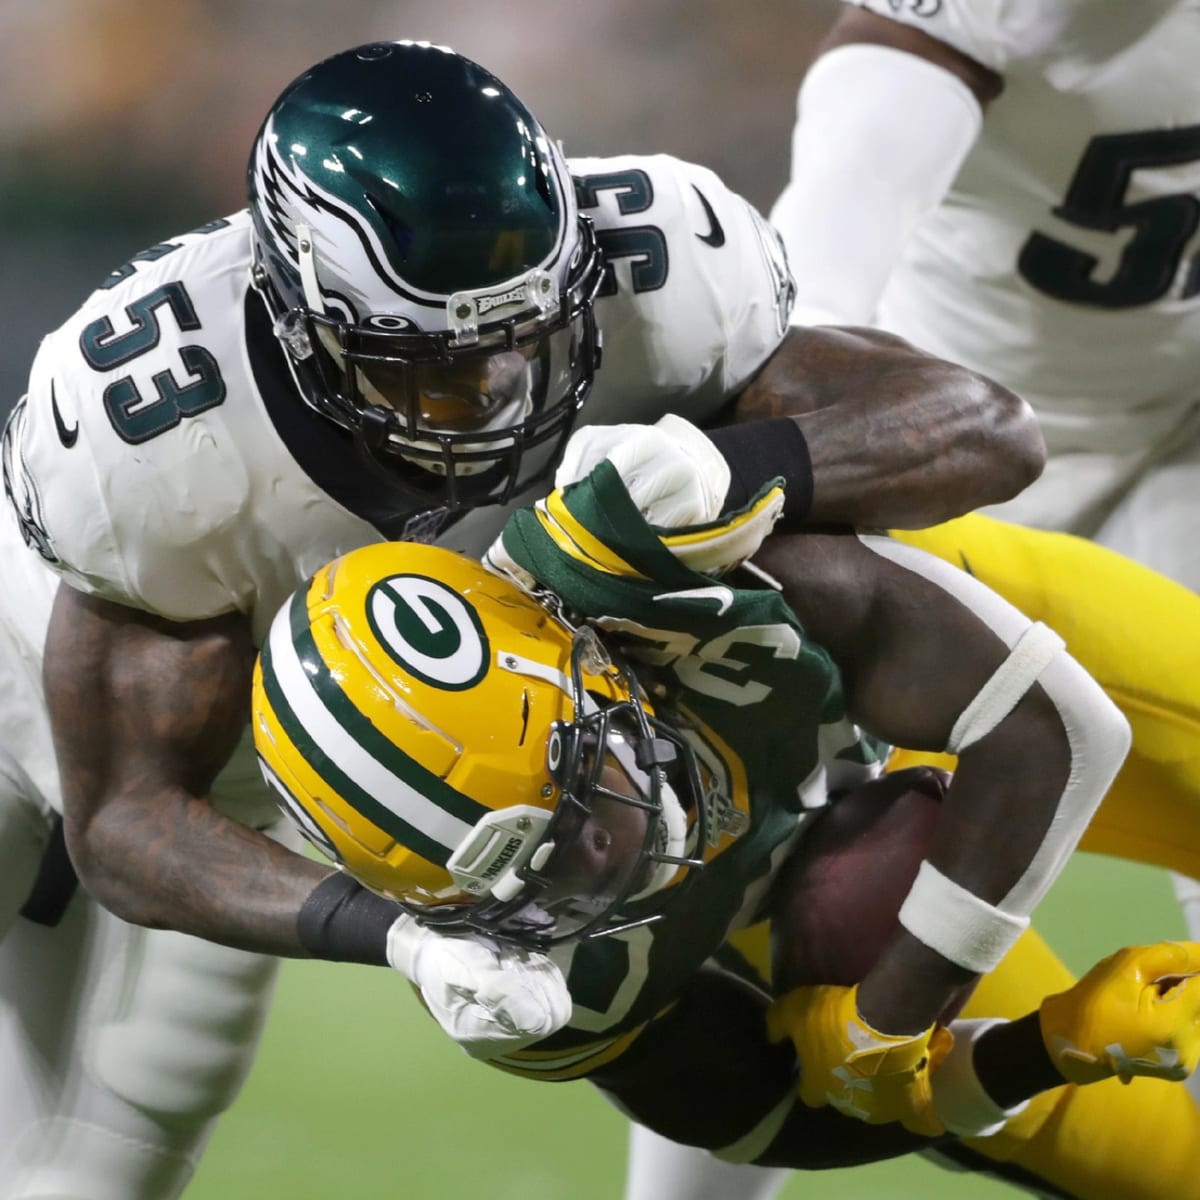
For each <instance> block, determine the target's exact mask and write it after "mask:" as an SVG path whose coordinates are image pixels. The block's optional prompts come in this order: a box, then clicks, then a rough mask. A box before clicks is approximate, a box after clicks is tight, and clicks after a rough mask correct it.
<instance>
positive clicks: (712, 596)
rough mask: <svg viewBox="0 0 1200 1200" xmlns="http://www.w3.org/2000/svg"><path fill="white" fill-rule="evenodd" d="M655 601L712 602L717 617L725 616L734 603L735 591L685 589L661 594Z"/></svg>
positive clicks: (716, 588) (724, 588)
mask: <svg viewBox="0 0 1200 1200" xmlns="http://www.w3.org/2000/svg"><path fill="white" fill-rule="evenodd" d="M654 599H655V601H656V602H657V601H659V600H712V601H713V602H714V603H715V604H716V606H717V616H719V617H720V616H724V614H725V610H726V609H727V608H728V607H729V606H730V605H731V604H732V603H733V591H732V589H731V588H727V587H720V586H719V585H714V586H713V587H699V588H685V589H684V590H683V591H681V592H659V594H658V595H657V596H655V597H654Z"/></svg>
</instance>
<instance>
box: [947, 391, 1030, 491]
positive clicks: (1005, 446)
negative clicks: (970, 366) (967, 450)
mask: <svg viewBox="0 0 1200 1200" xmlns="http://www.w3.org/2000/svg"><path fill="white" fill-rule="evenodd" d="M964 392H965V394H966V396H967V397H968V400H969V402H970V403H971V405H972V407H973V409H974V411H975V414H976V420H977V421H978V428H979V430H980V431H981V433H982V435H983V445H984V446H985V447H986V451H985V453H986V456H987V459H988V462H989V466H990V470H989V472H988V476H987V477H988V478H990V480H991V485H992V488H993V489H994V492H995V494H994V495H993V496H991V497H990V498H989V501H988V502H989V503H993V504H998V503H1000V502H1001V501H1004V500H1009V499H1011V498H1012V497H1013V496H1015V495H1017V494H1018V493H1019V492H1021V491H1023V490H1024V489H1025V488H1027V487H1028V486H1029V485H1030V484H1031V483H1033V481H1034V480H1035V479H1037V478H1038V476H1039V475H1041V473H1042V471H1043V469H1044V468H1045V466H1046V442H1045V439H1044V438H1043V437H1042V430H1041V426H1040V425H1039V424H1038V419H1037V416H1036V414H1035V413H1034V411H1033V409H1032V407H1031V406H1030V405H1029V404H1028V403H1027V402H1026V401H1025V400H1023V399H1022V398H1021V397H1020V396H1018V395H1017V394H1016V392H1013V391H1010V390H1009V389H1008V388H1006V387H1003V386H1002V385H1001V384H999V383H997V382H996V381H995V380H993V379H989V378H987V377H986V376H984V375H978V374H975V373H974V372H971V373H969V378H968V379H967V380H966V381H965V382H964Z"/></svg>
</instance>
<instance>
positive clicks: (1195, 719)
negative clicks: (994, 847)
mask: <svg viewBox="0 0 1200 1200" xmlns="http://www.w3.org/2000/svg"><path fill="white" fill-rule="evenodd" d="M895 536H896V538H897V540H898V541H902V542H907V543H908V544H909V545H910V546H919V547H920V548H921V549H922V550H926V551H928V552H929V553H930V554H934V555H936V556H937V557H938V558H942V559H945V560H946V561H947V562H950V563H953V564H954V565H955V566H957V567H961V568H963V569H964V570H967V571H969V572H970V573H971V574H972V575H974V576H975V578H976V579H978V580H980V582H982V583H986V584H987V585H988V586H989V587H990V588H991V589H992V590H993V591H995V592H998V593H999V594H1000V595H1001V596H1003V597H1004V598H1005V599H1006V600H1008V601H1009V602H1010V603H1012V604H1014V605H1015V606H1016V607H1017V608H1019V609H1020V610H1021V611H1022V612H1023V613H1025V615H1026V616H1028V617H1031V618H1032V619H1033V620H1035V621H1044V622H1045V623H1046V624H1047V625H1049V626H1050V627H1051V628H1052V629H1054V630H1056V631H1057V632H1058V633H1059V634H1060V635H1061V636H1062V637H1063V638H1064V639H1065V640H1066V643H1067V649H1068V650H1069V651H1070V652H1071V654H1072V655H1074V657H1075V658H1076V659H1077V660H1078V661H1079V662H1080V663H1082V664H1083V666H1084V667H1085V668H1087V670H1088V671H1089V673H1090V674H1091V675H1092V676H1093V677H1094V678H1095V679H1096V680H1097V681H1098V682H1099V683H1100V684H1101V686H1102V687H1103V688H1104V690H1105V691H1106V692H1107V693H1108V695H1109V697H1110V698H1111V699H1112V701H1113V702H1114V703H1115V704H1116V705H1117V706H1118V707H1119V708H1120V709H1121V711H1122V712H1123V713H1124V714H1125V716H1126V717H1127V718H1128V719H1129V723H1130V725H1131V726H1132V728H1133V748H1132V750H1131V751H1130V753H1129V757H1128V758H1127V759H1126V761H1125V765H1124V767H1122V769H1121V773H1120V774H1119V775H1118V776H1117V779H1116V782H1115V783H1114V784H1113V786H1112V788H1111V789H1110V791H1109V793H1108V795H1107V796H1106V797H1105V799H1104V803H1103V804H1101V806H1100V809H1099V811H1098V812H1097V813H1096V816H1095V817H1094V818H1093V820H1092V823H1091V825H1090V826H1089V828H1088V830H1087V832H1086V833H1085V834H1084V837H1083V841H1082V842H1081V843H1080V845H1081V847H1082V849H1084V850H1093V851H1095V852H1096V853H1098V854H1110V855H1113V856H1115V857H1117V858H1127V859H1134V860H1136V861H1138V862H1145V863H1153V864H1154V865H1156V866H1162V867H1170V868H1171V869H1172V870H1175V871H1179V872H1181V873H1182V874H1184V875H1188V876H1191V877H1192V878H1200V595H1197V594H1196V593H1195V592H1192V591H1189V590H1188V589H1187V588H1185V587H1183V586H1182V585H1180V584H1177V583H1173V582H1171V581H1170V580H1169V579H1166V578H1164V577H1163V576H1161V575H1158V574H1156V573H1155V572H1153V571H1151V570H1150V569H1149V568H1147V567H1143V566H1141V565H1139V564H1138V563H1135V562H1133V561H1131V560H1130V559H1127V558H1124V557H1122V556H1121V555H1119V554H1116V553H1114V552H1113V551H1112V550H1107V549H1105V548H1104V547H1103V546H1097V545H1096V544H1095V543H1093V542H1088V541H1084V540H1083V539H1082V538H1077V537H1072V536H1070V535H1069V534H1065V533H1046V532H1044V531H1042V530H1035V529H1023V528H1021V527H1020V526H1018V525H1007V524H1005V523H1004V522H1002V521H994V520H991V519H990V518H988V517H982V516H979V515H978V514H973V515H971V516H966V517H961V518H959V519H958V520H957V521H950V522H948V523H947V524H945V525H939V526H937V527H936V528H934V529H922V530H919V531H915V532H909V531H904V532H900V533H897V534H896V535H895ZM912 761H915V759H914V758H913V757H912V756H907V755H905V756H898V758H897V765H901V764H902V763H908V762H912ZM951 761H952V760H951ZM1114 949H1115V947H1114Z"/></svg>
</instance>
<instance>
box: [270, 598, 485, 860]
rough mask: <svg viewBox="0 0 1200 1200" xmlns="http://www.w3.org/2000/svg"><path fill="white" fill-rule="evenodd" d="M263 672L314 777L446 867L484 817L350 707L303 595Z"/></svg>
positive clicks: (280, 621) (282, 623)
mask: <svg viewBox="0 0 1200 1200" xmlns="http://www.w3.org/2000/svg"><path fill="white" fill-rule="evenodd" d="M262 670H263V685H264V689H265V690H266V693H267V696H268V699H269V700H270V702H271V704H272V706H273V707H274V709H275V711H276V713H277V715H278V719H279V721H280V724H281V725H282V726H283V728H284V730H285V731H286V733H287V734H288V736H289V737H290V738H291V739H292V741H293V743H294V744H295V746H296V748H297V751H298V752H299V753H300V754H301V755H302V756H303V757H304V758H305V760H306V761H307V762H308V764H309V766H310V767H311V768H312V770H313V771H315V772H316V773H317V774H318V775H319V776H320V777H321V778H322V779H324V780H325V781H326V782H327V783H328V784H329V785H330V787H331V788H334V789H336V791H337V792H338V794H339V795H341V796H342V797H343V798H344V799H345V800H346V801H347V802H348V803H350V804H352V805H353V806H354V807H355V808H357V809H358V810H359V811H360V812H361V813H362V814H363V815H364V816H365V817H367V818H368V819H369V820H371V821H373V822H374V823H375V824H376V825H377V826H378V827H379V828H380V829H383V830H384V831H385V832H387V833H389V834H390V835H391V836H393V837H395V838H396V839H397V840H398V841H401V842H403V843H404V844H405V845H406V846H409V847H410V848H411V849H413V850H415V851H416V852H417V853H419V854H421V855H422V856H423V857H425V858H427V859H429V860H430V861H431V862H435V863H438V864H439V865H444V864H445V862H446V859H447V857H448V855H449V854H450V852H451V851H453V849H454V848H455V847H456V846H457V845H458V844H459V843H460V842H461V841H462V839H463V837H465V836H466V833H467V831H468V830H469V829H470V828H471V827H472V826H473V825H474V824H475V823H476V822H477V821H478V820H479V819H480V818H481V817H482V816H483V815H484V814H485V813H487V812H488V811H489V810H488V809H487V808H486V807H484V806H483V805H481V804H478V803H476V802H475V801H473V800H471V799H470V798H468V797H466V796H463V795H461V794H460V793H458V792H456V791H455V790H454V789H453V788H451V787H449V786H448V785H447V784H445V783H444V782H443V781H442V780H441V779H439V778H438V777H437V776H435V775H433V774H432V773H430V772H429V771H426V770H425V769H424V768H423V767H421V766H420V765H419V764H417V763H415V762H413V761H412V760H411V759H410V758H409V757H408V756H407V755H405V754H404V753H403V752H402V751H401V750H400V749H399V748H398V747H396V746H395V745H394V744H393V743H392V742H390V741H389V740H388V739H387V738H386V737H384V736H383V735H382V734H381V733H380V732H379V730H378V729H376V728H375V726H374V725H372V724H371V722H370V721H369V720H368V719H367V718H366V717H365V716H364V715H363V713H361V712H360V711H359V710H358V709H357V708H355V707H354V705H353V704H352V703H351V702H350V701H349V699H348V698H347V697H346V695H345V693H344V692H343V691H342V689H341V687H340V686H339V685H338V684H337V682H336V680H335V679H333V677H332V675H331V673H330V671H329V668H328V665H327V664H326V663H325V661H324V659H323V658H322V657H321V654H320V652H319V650H318V649H317V646H316V644H315V642H314V641H313V639H312V635H311V632H310V629H309V626H308V613H307V596H306V592H305V590H304V589H301V590H300V591H298V592H297V593H296V595H295V596H293V598H292V601H291V603H290V604H289V606H288V609H287V611H286V613H281V614H280V615H279V616H278V617H277V618H276V620H275V623H274V625H273V627H272V631H271V635H270V636H269V637H268V639H267V643H266V645H265V646H264V648H263V652H262ZM368 781H370V782H368Z"/></svg>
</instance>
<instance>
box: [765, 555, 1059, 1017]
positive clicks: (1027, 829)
mask: <svg viewBox="0 0 1200 1200" xmlns="http://www.w3.org/2000/svg"><path fill="white" fill-rule="evenodd" d="M755 561H756V563H757V564H758V565H759V566H760V567H762V568H763V569H764V570H766V571H768V572H769V573H770V574H771V575H773V576H774V577H775V578H776V579H778V580H779V581H780V582H781V583H782V584H783V588H784V595H785V597H786V598H787V600H788V603H789V604H790V605H791V606H792V608H793V610H794V611H795V612H796V614H797V616H798V617H799V618H800V621H801V623H802V624H803V625H804V627H805V629H806V631H807V632H808V634H809V636H810V637H812V638H813V640H814V641H816V642H819V643H820V644H821V645H822V646H824V647H825V648H826V649H827V650H828V651H829V652H830V654H831V655H832V657H833V659H834V661H835V662H836V663H837V664H838V666H839V668H840V669H841V671H842V674H843V681H844V685H845V689H846V699H847V705H848V709H849V712H850V715H851V717H852V718H853V719H854V720H855V721H857V722H859V723H860V724H861V725H863V726H864V727H865V728H867V729H869V730H871V731H872V732H873V733H875V734H877V735H879V736H881V737H883V738H885V739H886V740H887V741H889V742H891V743H893V744H895V745H903V746H909V747H911V748H913V749H927V750H941V749H944V747H945V745H946V742H947V740H948V738H949V734H950V730H951V729H952V727H953V725H954V723H955V721H956V720H957V718H958V717H959V715H960V714H961V713H962V711H963V709H964V708H966V706H967V704H968V703H969V702H970V701H971V700H972V699H973V698H974V697H975V695H976V694H977V693H978V692H979V690H980V688H981V687H982V686H983V685H984V683H986V682H987V680H988V679H989V678H990V677H991V675H992V674H993V672H994V671H995V670H996V668H997V667H998V666H999V665H1000V663H1001V662H1002V661H1003V660H1004V659H1005V657H1006V656H1007V653H1008V651H1007V648H1006V647H1005V645H1004V643H1003V642H1002V641H1001V640H1000V639H999V638H998V637H997V636H996V635H995V634H994V633H993V632H992V631H991V630H990V628H988V626H987V625H986V624H984V623H983V621H981V620H980V619H979V618H978V617H976V616H975V615H974V614H973V613H971V612H970V611H969V610H968V609H967V608H966V607H965V606H964V605H963V604H961V603H959V602H958V601H957V600H956V599H954V598H953V597H951V596H950V595H949V594H948V593H946V592H944V591H942V589H941V588H939V587H937V586H936V585H935V584H932V583H930V582H928V581H927V580H925V579H924V578H922V577H921V576H918V575H916V574H915V573H913V572H911V571H908V570H906V569H904V568H902V567H900V566H898V565H896V564H894V563H892V562H890V561H889V560H887V559H884V558H882V557H881V556H879V555H877V554H875V553H873V552H872V551H870V550H869V549H867V548H866V547H865V546H864V545H862V544H861V543H860V542H859V541H858V540H857V539H856V538H854V537H852V536H849V535H845V534H837V533H833V534H809V535H803V536H795V535H784V536H779V535H776V536H773V537H772V538H770V539H768V541H767V542H766V543H765V544H764V546H763V548H762V550H761V551H760V553H759V554H758V555H757V556H756V559H755ZM1070 766H1071V755H1070V750H1069V745H1068V742H1067V736H1066V733H1065V730H1064V729H1063V726H1062V721H1061V718H1060V717H1059V714H1058V711H1057V709H1056V707H1055V706H1054V704H1053V703H1052V702H1051V701H1050V699H1049V698H1048V697H1047V696H1046V695H1045V693H1044V692H1043V690H1042V689H1041V687H1040V686H1038V685H1036V684H1035V685H1034V686H1033V687H1032V688H1030V689H1029V691H1028V692H1027V693H1026V694H1025V695H1024V696H1023V697H1022V698H1021V699H1020V700H1019V701H1018V703H1017V704H1016V706H1015V708H1014V709H1013V710H1012V712H1011V713H1010V714H1009V715H1008V716H1007V717H1005V718H1004V719H1003V720H1002V721H1001V722H1000V723H999V724H998V725H997V726H996V727H995V728H994V729H993V730H992V731H991V732H990V733H988V734H986V735H985V736H983V737H982V738H980V739H979V740H978V741H977V742H975V743H974V744H972V745H971V746H969V747H968V748H967V749H966V750H965V751H964V752H963V753H962V754H961V756H960V758H959V763H958V769H957V771H956V772H955V775H954V779H953V782H952V783H951V785H950V788H949V791H948V793H947V795H946V799H945V800H944V802H943V805H942V811H941V815H940V817H939V820H938V826H937V829H936V831H935V835H934V840H933V844H932V847H931V849H930V852H929V856H928V857H929V860H930V861H931V862H932V863H933V865H934V866H936V867H937V868H938V869H939V870H940V871H941V872H942V873H943V874H945V875H946V876H948V877H949V878H950V879H952V880H954V881H955V882H957V883H959V884H961V885H962V886H963V887H965V888H967V889H968V890H969V891H971V892H973V893H974V894H975V895H977V896H980V897H982V898H983V899H984V900H986V901H988V902H989V903H993V904H995V903H998V902H999V901H1001V900H1002V899H1003V898H1004V897H1005V896H1006V895H1007V893H1008V892H1009V891H1010V890H1011V888H1012V887H1013V885H1014V884H1015V883H1016V882H1017V881H1018V880H1019V879H1020V878H1021V876H1022V875H1023V874H1024V872H1025V870H1026V868H1027V867H1028V865H1029V863H1030V861H1031V860H1032V858H1033V856H1034V854H1035V853H1036V851H1037V849H1038V848H1039V846H1040V845H1041V842H1042V840H1043V837H1044V835H1045V833H1046V831H1047V829H1048V827H1049V825H1050V822H1051V819H1052V818H1053V816H1054V813H1055V811H1056V809H1057V807H1058V803H1059V800H1060V798H1061V796H1062V793H1063V789H1064V787H1065V785H1066V782H1067V777H1068V773H1069V770H1070ZM971 978H972V975H971V973H970V972H969V971H967V970H965V969H964V968H962V967H959V966H957V965H956V964H954V963H951V962H949V961H948V960H947V959H945V958H943V957H942V956H941V955H940V954H938V953H936V952H935V951H933V950H931V949H930V948H929V947H928V946H926V945H924V944H923V943H922V942H920V941H919V940H918V939H917V938H915V937H913V936H912V935H911V934H910V933H908V932H907V931H901V933H900V934H899V935H898V936H897V937H896V939H895V940H894V941H893V942H892V943H891V944H890V945H889V946H888V948H887V949H886V950H885V951H884V953H883V954H882V956H881V957H880V959H879V961H878V962H877V963H876V965H875V966H874V967H873V968H872V970H871V971H870V972H869V973H868V974H867V976H866V977H865V978H864V979H863V980H862V981H861V983H860V985H859V994H858V1000H859V1009H860V1012H861V1014H862V1016H863V1017H864V1018H865V1019H866V1020H867V1021H868V1022H869V1023H870V1024H871V1025H872V1026H874V1027H875V1028H876V1029H879V1030H880V1031H882V1032H885V1033H893V1034H903V1033H916V1032H918V1031H920V1030H921V1029H924V1028H927V1027H928V1026H929V1025H930V1024H932V1023H933V1022H934V1021H935V1020H936V1019H937V1017H938V1016H939V1014H940V1013H941V1012H942V1010H943V1008H944V1007H945V1005H946V1003H947V1002H948V1001H949V1000H950V999H951V997H952V996H953V995H954V993H955V992H956V991H957V989H958V988H959V987H961V986H962V985H963V984H964V983H966V982H968V981H969V980H970V979H971Z"/></svg>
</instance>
